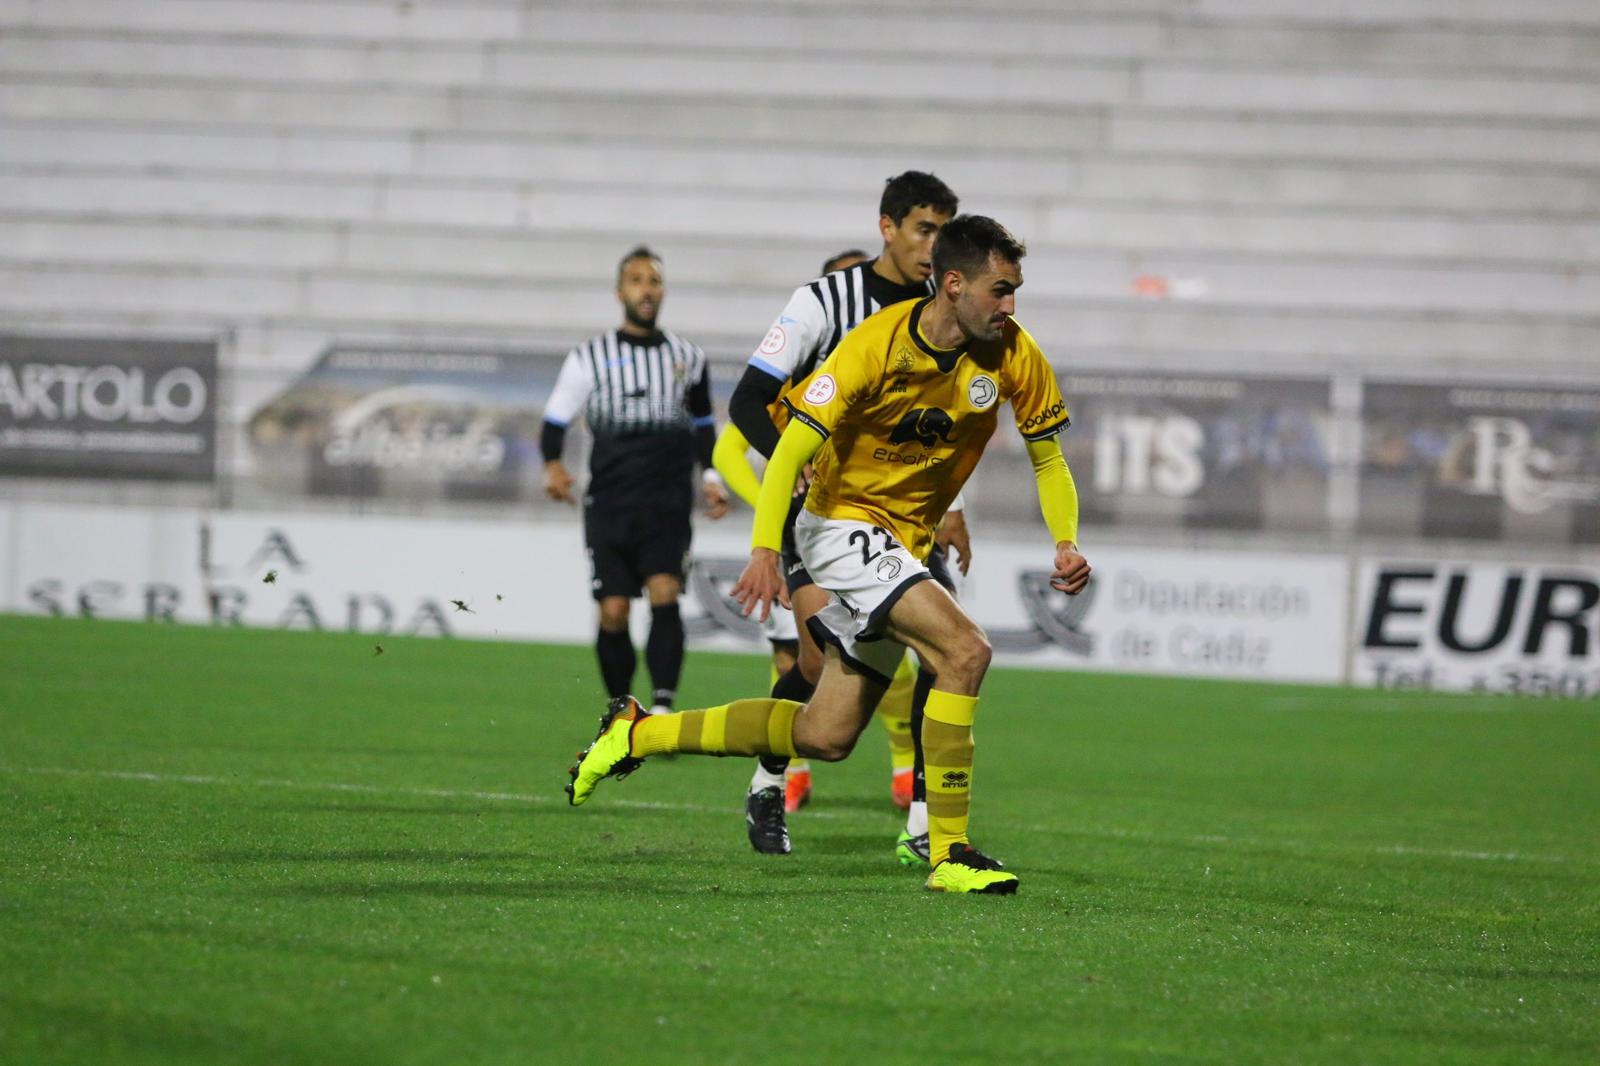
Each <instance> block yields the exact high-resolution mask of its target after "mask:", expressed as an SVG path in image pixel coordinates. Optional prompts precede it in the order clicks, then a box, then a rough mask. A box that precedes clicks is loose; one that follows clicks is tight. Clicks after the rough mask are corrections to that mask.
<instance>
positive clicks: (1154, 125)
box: [1105, 108, 1600, 169]
mask: <svg viewBox="0 0 1600 1066" xmlns="http://www.w3.org/2000/svg"><path fill="white" fill-rule="evenodd" d="M1105 148H1106V149H1107V150H1108V151H1111V152H1115V153H1117V154H1121V155H1129V154H1135V153H1139V154H1142V153H1151V154H1158V155H1196V156H1223V157H1228V156H1232V157H1241V156H1248V157H1253V158H1268V159H1270V158H1275V157H1276V158H1283V159H1296V160H1307V159H1329V160H1346V161H1355V160H1375V161H1388V162H1401V161H1414V162H1419V163H1488V164H1500V163H1503V164H1508V165H1513V166H1515V165H1518V164H1545V165H1553V166H1561V167H1588V168H1595V169H1600V120H1597V119H1596V118H1595V117H1594V116H1591V117H1589V118H1586V119H1582V120H1572V121H1538V122H1534V121H1529V120H1527V119H1448V118H1436V119H1420V118H1418V117H1415V116H1396V117H1384V118H1374V117H1363V118H1360V119H1345V118H1342V117H1339V116H1320V115H1308V114H1301V113H1297V114H1263V113H1261V112H1249V111H1240V112H1235V113H1226V112H1223V113H1197V112H1193V111H1182V110H1178V109H1165V110H1163V109H1156V108H1119V109H1118V110H1117V111H1116V112H1115V113H1114V114H1111V115H1109V116H1107V118H1106V144H1105Z"/></svg>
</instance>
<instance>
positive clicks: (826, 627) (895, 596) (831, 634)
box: [794, 510, 933, 685]
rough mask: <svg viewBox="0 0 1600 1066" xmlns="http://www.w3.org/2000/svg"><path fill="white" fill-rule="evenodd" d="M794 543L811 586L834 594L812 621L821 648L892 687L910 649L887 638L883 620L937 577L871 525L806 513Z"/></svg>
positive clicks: (798, 521)
mask: <svg viewBox="0 0 1600 1066" xmlns="http://www.w3.org/2000/svg"><path fill="white" fill-rule="evenodd" d="M794 542H795V547H796V548H797V549H798V550H799V552H800V559H801V561H802V562H804V563H805V567H806V572H807V573H809V574H810V575H811V580H812V581H815V582H816V583H817V586H818V587H819V588H821V589H823V590H824V591H826V592H827V593H828V605H827V606H826V607H824V608H823V609H822V610H821V611H818V612H817V615H816V617H815V618H813V619H812V623H813V629H812V635H813V636H816V637H817V638H818V640H817V643H819V644H823V643H827V644H833V645H835V646H836V647H838V649H839V652H840V654H841V655H843V656H844V660H845V662H847V663H849V664H850V665H851V666H852V667H854V668H855V669H857V670H860V671H862V672H863V673H866V674H869V675H871V676H874V677H876V678H877V679H878V680H880V681H882V682H883V683H884V684H886V685H887V684H888V683H889V680H890V679H891V678H893V677H894V672H895V670H896V669H897V668H898V667H899V666H900V660H901V659H903V658H905V654H906V646H905V645H904V644H901V643H900V642H899V641H896V640H891V639H890V638H888V637H886V636H884V635H883V633H882V627H883V620H884V618H886V617H887V616H888V614H889V609H890V608H892V607H893V606H894V605H895V603H896V602H897V601H898V600H899V599H900V597H901V596H903V595H904V594H905V591H906V590H907V589H909V588H910V587H911V586H912V585H915V584H916V583H917V582H919V581H926V580H928V579H929V578H931V577H932V576H933V575H931V574H930V573H928V568H927V567H926V566H924V565H923V564H922V562H921V561H920V560H919V559H917V558H916V557H915V556H913V555H912V554H911V553H910V552H909V551H907V550H906V549H905V547H904V546H903V545H901V544H899V543H897V542H896V541H895V540H894V538H893V536H892V535H891V534H890V533H889V532H888V530H885V529H883V528H881V527H879V526H874V525H870V524H868V523H866V522H856V521H853V520H851V519H843V518H821V517H819V516H817V515H815V514H813V513H811V512H810V511H808V510H802V511H801V512H800V516H799V517H798V518H796V519H795V523H794ZM819 624H820V626H821V628H822V630H823V632H822V633H817V632H816V626H817V625H819ZM823 638H826V640H824V639H823Z"/></svg>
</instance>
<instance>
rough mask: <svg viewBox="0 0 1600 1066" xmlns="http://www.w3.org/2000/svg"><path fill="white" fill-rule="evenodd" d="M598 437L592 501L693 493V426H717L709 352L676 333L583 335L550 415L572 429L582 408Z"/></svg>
mask: <svg viewBox="0 0 1600 1066" xmlns="http://www.w3.org/2000/svg"><path fill="white" fill-rule="evenodd" d="M580 413H581V414H582V415H583V417H584V421H585V422H587V423H588V426H589V432H590V433H591V434H592V435H593V437H594V447H593V450H592V451H591V452H590V455H589V489H588V496H589V498H590V501H591V502H592V503H596V504H602V505H604V504H612V503H620V502H627V501H638V500H640V499H644V500H648V501H660V500H663V499H666V498H671V499H673V500H677V499H679V498H681V499H683V500H684V501H685V502H687V500H688V499H689V496H690V494H691V492H692V483H691V481H690V475H691V474H692V473H693V471H694V462H695V458H696V454H695V451H696V448H695V443H694V431H695V430H697V429H704V430H705V431H706V432H707V433H709V431H710V428H711V426H712V425H713V421H714V420H713V418H712V415H711V389H710V383H709V379H708V377H707V373H706V356H705V353H704V352H702V351H701V350H700V349H699V348H698V347H697V346H695V345H693V344H691V343H689V342H688V341H686V340H684V339H683V338H682V337H679V336H677V335H676V334H673V333H667V332H657V333H654V334H652V335H650V336H648V337H636V336H632V335H630V334H627V333H623V332H621V331H620V330H613V331H611V332H609V333H602V334H601V335H600V336H598V337H593V338H591V339H590V340H587V341H585V342H583V343H582V344H580V345H578V346H577V347H576V348H574V349H572V351H571V352H568V353H567V358H566V361H565V362H564V363H562V364H561V373H560V374H559V375H558V376H557V378H556V384H555V388H554V389H553V390H552V391H551V393H550V402H549V404H548V405H547V406H546V407H545V412H544V420H545V422H546V423H547V424H548V425H550V426H555V427H558V428H561V429H565V428H566V426H567V425H568V424H569V423H571V421H572V420H573V419H574V418H576V417H577V416H578V415H579V414H580Z"/></svg>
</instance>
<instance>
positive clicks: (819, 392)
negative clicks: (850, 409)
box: [806, 374, 839, 407]
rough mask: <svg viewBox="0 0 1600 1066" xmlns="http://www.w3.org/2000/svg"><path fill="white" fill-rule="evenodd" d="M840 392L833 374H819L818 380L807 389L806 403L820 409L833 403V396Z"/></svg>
mask: <svg viewBox="0 0 1600 1066" xmlns="http://www.w3.org/2000/svg"><path fill="white" fill-rule="evenodd" d="M838 391H839V387H838V385H836V384H834V380H833V375H832V374H819V375H818V376H817V380H815V381H813V382H812V383H811V387H810V388H808V389H806V403H809V404H814V405H816V406H818V407H820V406H822V405H823V404H825V403H828V402H829V401H831V400H832V399H833V394H834V393H836V392H838Z"/></svg>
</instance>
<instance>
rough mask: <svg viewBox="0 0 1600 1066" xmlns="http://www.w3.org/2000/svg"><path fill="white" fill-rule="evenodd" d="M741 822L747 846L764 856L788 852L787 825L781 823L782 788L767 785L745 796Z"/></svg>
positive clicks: (782, 820)
mask: <svg viewBox="0 0 1600 1066" xmlns="http://www.w3.org/2000/svg"><path fill="white" fill-rule="evenodd" d="M744 824H745V827H746V828H747V829H748V830H749V831H750V846H751V847H752V848H755V849H756V850H757V851H759V852H760V853H761V854H763V855H787V854H789V827H788V826H787V825H786V824H784V816H783V788H782V787H781V786H779V785H768V786H767V787H766V788H763V789H761V790H759V791H757V792H751V793H749V794H748V795H746V796H745V798H744Z"/></svg>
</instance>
